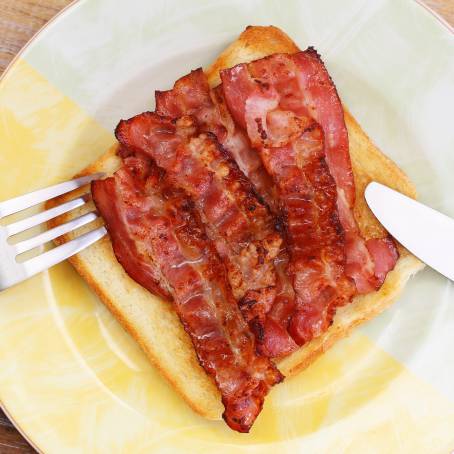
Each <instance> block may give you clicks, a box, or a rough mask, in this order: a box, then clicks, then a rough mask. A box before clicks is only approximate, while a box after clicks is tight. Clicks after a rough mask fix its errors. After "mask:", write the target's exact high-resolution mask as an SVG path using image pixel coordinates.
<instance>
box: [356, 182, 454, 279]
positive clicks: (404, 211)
mask: <svg viewBox="0 0 454 454" xmlns="http://www.w3.org/2000/svg"><path fill="white" fill-rule="evenodd" d="M364 196H365V198H366V202H367V204H368V205H369V207H370V209H371V210H372V212H373V213H374V215H375V217H376V218H377V219H378V220H379V221H380V222H381V223H382V224H383V226H384V227H385V229H386V230H388V232H389V233H390V234H391V235H392V236H393V237H394V238H396V240H397V241H399V243H401V244H402V245H403V246H404V247H405V248H406V249H408V250H409V251H410V252H412V253H413V254H414V255H415V256H416V257H418V258H419V259H420V260H422V261H423V262H424V263H426V264H427V265H429V266H430V267H432V268H433V269H434V270H436V271H438V272H439V273H441V274H443V275H444V276H446V277H447V278H448V279H451V280H452V281H454V219H451V218H450V217H448V216H446V215H444V214H442V213H440V212H439V211H436V210H434V209H433V208H430V207H428V206H426V205H423V204H422V203H420V202H417V201H416V200H413V199H411V198H410V197H407V196H405V195H403V194H401V193H400V192H397V191H394V190H393V189H391V188H388V187H387V186H384V185H382V184H380V183H377V182H372V183H369V185H368V186H367V188H366V191H365V194H364Z"/></svg>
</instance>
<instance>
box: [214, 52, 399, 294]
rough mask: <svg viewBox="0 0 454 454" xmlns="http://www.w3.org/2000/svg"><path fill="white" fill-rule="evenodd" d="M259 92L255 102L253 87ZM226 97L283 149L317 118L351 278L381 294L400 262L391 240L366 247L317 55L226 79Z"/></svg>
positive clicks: (257, 134)
mask: <svg viewBox="0 0 454 454" xmlns="http://www.w3.org/2000/svg"><path fill="white" fill-rule="evenodd" d="M251 80H253V81H254V83H255V85H256V86H257V87H260V90H256V95H255V97H254V98H251V97H250V93H251V89H250V82H251ZM222 81H223V89H224V94H225V97H226V99H227V104H228V106H229V109H230V111H231V113H232V115H233V117H234V119H235V120H236V121H237V122H238V123H239V124H240V125H242V126H243V128H245V129H246V130H247V131H248V135H249V137H250V139H251V141H252V143H253V144H254V141H256V140H257V139H260V140H262V141H264V144H265V145H266V146H280V145H281V144H282V142H283V141H284V142H285V140H286V138H287V137H290V138H295V137H296V136H297V135H298V134H299V130H300V129H301V128H304V126H305V125H304V124H301V122H305V121H307V119H308V118H313V119H315V121H317V122H318V123H319V124H320V125H321V127H322V129H323V131H324V134H325V145H324V153H325V159H326V162H327V165H328V168H329V171H330V173H331V175H332V176H333V178H334V181H335V183H336V187H337V208H338V213H339V219H340V222H341V225H342V227H343V229H344V231H345V247H346V273H347V275H349V276H350V277H352V278H353V279H354V281H355V284H356V288H357V290H358V292H359V293H367V292H370V291H372V290H376V289H378V288H379V287H380V286H381V285H382V283H383V280H384V278H385V277H386V274H387V272H388V271H389V270H390V269H392V268H393V267H394V265H395V263H396V261H397V257H398V255H397V249H396V247H395V245H394V243H393V242H392V240H391V243H390V240H389V239H387V238H386V239H374V240H373V242H372V243H369V242H366V241H365V240H364V239H363V238H362V237H361V235H360V232H359V228H358V225H357V223H356V221H355V219H354V216H353V205H354V202H355V186H354V180H353V173H352V168H351V163H350V155H349V150H348V134H347V128H346V126H345V122H344V116H343V109H342V104H341V102H340V100H339V97H338V94H337V91H336V88H335V86H334V84H333V82H332V80H331V78H330V76H329V74H328V72H327V70H326V68H325V66H324V65H323V62H322V61H321V59H320V57H319V55H318V54H317V52H316V51H315V50H314V49H312V48H309V49H308V50H306V51H305V52H298V53H296V54H292V55H287V54H275V55H272V56H270V57H266V58H263V59H261V60H257V61H255V62H252V63H249V64H248V65H244V64H243V65H238V66H236V67H234V68H232V69H229V70H226V71H224V72H223V74H222Z"/></svg>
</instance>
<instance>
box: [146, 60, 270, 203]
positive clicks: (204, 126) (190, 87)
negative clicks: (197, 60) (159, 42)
mask: <svg viewBox="0 0 454 454" xmlns="http://www.w3.org/2000/svg"><path fill="white" fill-rule="evenodd" d="M155 97H156V113H158V114H160V115H163V116H168V117H172V118H180V117H182V116H185V115H191V116H193V117H194V118H195V119H196V121H197V125H198V128H199V130H201V131H203V132H211V133H213V134H214V135H215V136H216V138H217V139H218V141H219V142H220V143H221V145H222V146H223V147H224V148H225V149H226V150H228V151H229V152H230V154H231V155H232V157H233V158H234V159H235V161H236V163H237V164H238V167H239V168H240V170H241V171H242V172H243V173H244V174H245V175H246V176H247V177H248V178H249V180H250V181H251V182H252V184H253V185H254V188H255V189H256V191H257V193H258V194H259V195H260V197H262V198H263V199H264V200H265V201H266V203H267V204H268V205H269V206H270V207H271V208H275V202H276V200H277V198H276V194H275V187H274V184H273V181H272V179H271V178H270V177H269V175H268V173H267V172H266V171H265V169H264V167H263V165H262V161H261V160H260V157H259V156H258V154H257V153H256V151H255V150H253V149H252V148H251V144H250V143H249V139H248V138H247V135H246V134H245V133H244V132H243V131H242V130H241V129H240V128H238V127H237V126H236V124H235V122H234V121H233V118H232V116H231V115H230V112H229V110H228V108H227V106H226V104H225V100H224V94H223V92H222V89H221V87H216V88H214V89H213V90H211V89H210V87H209V85H208V80H207V77H206V75H205V73H204V72H203V70H202V68H199V69H196V70H195V71H191V72H190V73H189V74H187V75H186V76H184V77H182V78H181V79H178V80H177V81H176V82H175V84H174V86H173V88H172V89H171V90H168V91H156V94H155Z"/></svg>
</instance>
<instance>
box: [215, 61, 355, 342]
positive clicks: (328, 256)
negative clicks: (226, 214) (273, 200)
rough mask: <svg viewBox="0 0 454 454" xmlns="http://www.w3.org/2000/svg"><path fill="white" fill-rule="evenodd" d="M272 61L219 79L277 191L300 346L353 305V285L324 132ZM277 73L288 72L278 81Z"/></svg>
mask: <svg viewBox="0 0 454 454" xmlns="http://www.w3.org/2000/svg"><path fill="white" fill-rule="evenodd" d="M266 63H269V61H267V62H266ZM272 63H274V64H269V65H268V64H267V65H265V64H264V62H263V61H260V60H259V61H257V62H253V63H251V64H249V65H239V66H237V67H235V68H232V69H231V70H227V71H224V72H223V73H222V78H223V86H224V89H225V92H226V99H227V103H228V104H229V105H235V108H236V112H235V113H234V115H235V119H237V120H238V122H239V123H241V124H242V125H244V126H245V128H246V130H247V132H248V135H249V138H250V140H251V143H252V145H253V146H254V147H256V148H257V149H258V150H260V155H261V158H262V161H263V163H264V165H265V167H266V169H267V171H268V172H269V173H270V175H271V176H272V177H273V179H274V181H275V183H276V185H277V186H278V188H279V199H280V202H281V205H282V209H283V211H284V214H285V221H286V222H285V225H286V231H287V236H288V240H289V243H290V262H289V266H288V272H289V273H290V275H291V276H292V278H293V287H294V289H295V292H296V294H297V304H296V307H295V308H294V309H293V311H292V313H291V314H290V317H291V319H290V324H289V331H290V333H291V335H292V337H293V338H294V339H295V341H296V342H298V343H299V344H303V343H305V342H307V341H309V340H311V339H312V338H313V337H317V336H318V335H320V334H321V333H322V332H323V331H325V330H326V329H327V328H328V327H329V325H330V323H331V321H332V318H333V315H334V313H335V308H336V307H337V306H339V305H343V304H345V303H347V302H348V301H350V300H351V298H352V296H353V294H354V293H355V287H354V285H353V283H352V281H351V280H350V279H349V278H348V277H347V276H346V275H345V269H344V265H345V243H344V235H343V231H342V228H341V225H340V222H339V218H338V215H337V204H336V200H337V191H336V184H335V181H334V179H333V177H332V176H331V174H330V172H329V169H328V166H327V164H326V161H325V155H324V135H323V131H322V129H321V128H320V126H318V125H317V123H315V122H314V120H312V119H311V118H310V117H308V115H307V111H306V110H305V109H303V108H299V107H298V106H297V100H293V99H291V97H292V96H293V94H294V91H295V87H292V85H291V83H289V84H284V85H281V83H283V82H286V81H287V80H284V81H282V78H283V76H284V75H285V74H287V72H286V71H288V66H287V67H285V68H284V67H283V65H282V64H281V63H282V62H279V64H277V63H276V62H272ZM284 70H285V71H284ZM279 71H280V72H281V73H284V74H282V75H281V77H279V78H277V77H276V74H277V73H278V72H279ZM269 73H271V75H272V76H269ZM271 77H276V79H272V80H270V79H271ZM287 79H288V75H287ZM231 98H234V100H232V99H231ZM300 104H301V103H300ZM290 108H292V109H293V110H289V109H290Z"/></svg>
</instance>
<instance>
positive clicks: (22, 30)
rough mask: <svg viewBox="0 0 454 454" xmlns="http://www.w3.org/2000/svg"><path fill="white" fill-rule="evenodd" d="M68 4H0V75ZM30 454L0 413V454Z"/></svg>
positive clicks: (453, 14) (439, 1) (436, 1)
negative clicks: (37, 33)
mask: <svg viewBox="0 0 454 454" xmlns="http://www.w3.org/2000/svg"><path fill="white" fill-rule="evenodd" d="M71 1H72V0H0V74H1V73H2V72H3V71H4V70H5V68H6V66H7V65H8V63H9V62H10V61H11V60H12V59H13V57H14V56H15V55H16V54H17V53H18V52H19V50H20V49H21V48H22V47H23V46H24V44H25V43H26V42H27V41H28V40H29V39H30V38H31V37H32V36H33V35H34V34H35V33H36V32H37V31H38V30H39V29H40V28H41V27H42V26H43V25H44V24H45V23H46V22H47V21H48V20H49V19H51V18H52V17H53V16H54V15H55V14H57V13H58V12H59V11H60V10H61V9H63V8H64V7H65V6H67V5H68V4H70V3H71ZM408 1H411V0H408ZM424 3H425V4H426V5H427V6H429V7H430V8H432V9H433V10H435V11H436V12H437V13H438V14H439V15H441V16H442V17H443V18H444V19H445V20H446V21H447V22H448V23H450V24H451V25H452V26H454V0H425V2H424ZM34 452H35V451H34V450H33V448H31V447H30V445H29V444H28V443H27V442H26V441H25V440H24V438H23V437H22V436H21V435H20V433H19V432H18V431H17V430H16V429H15V428H14V426H13V425H12V424H11V422H10V421H9V420H8V418H7V417H6V416H5V414H4V413H3V412H2V411H1V410H0V454H19V453H21V454H22V453H34Z"/></svg>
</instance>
